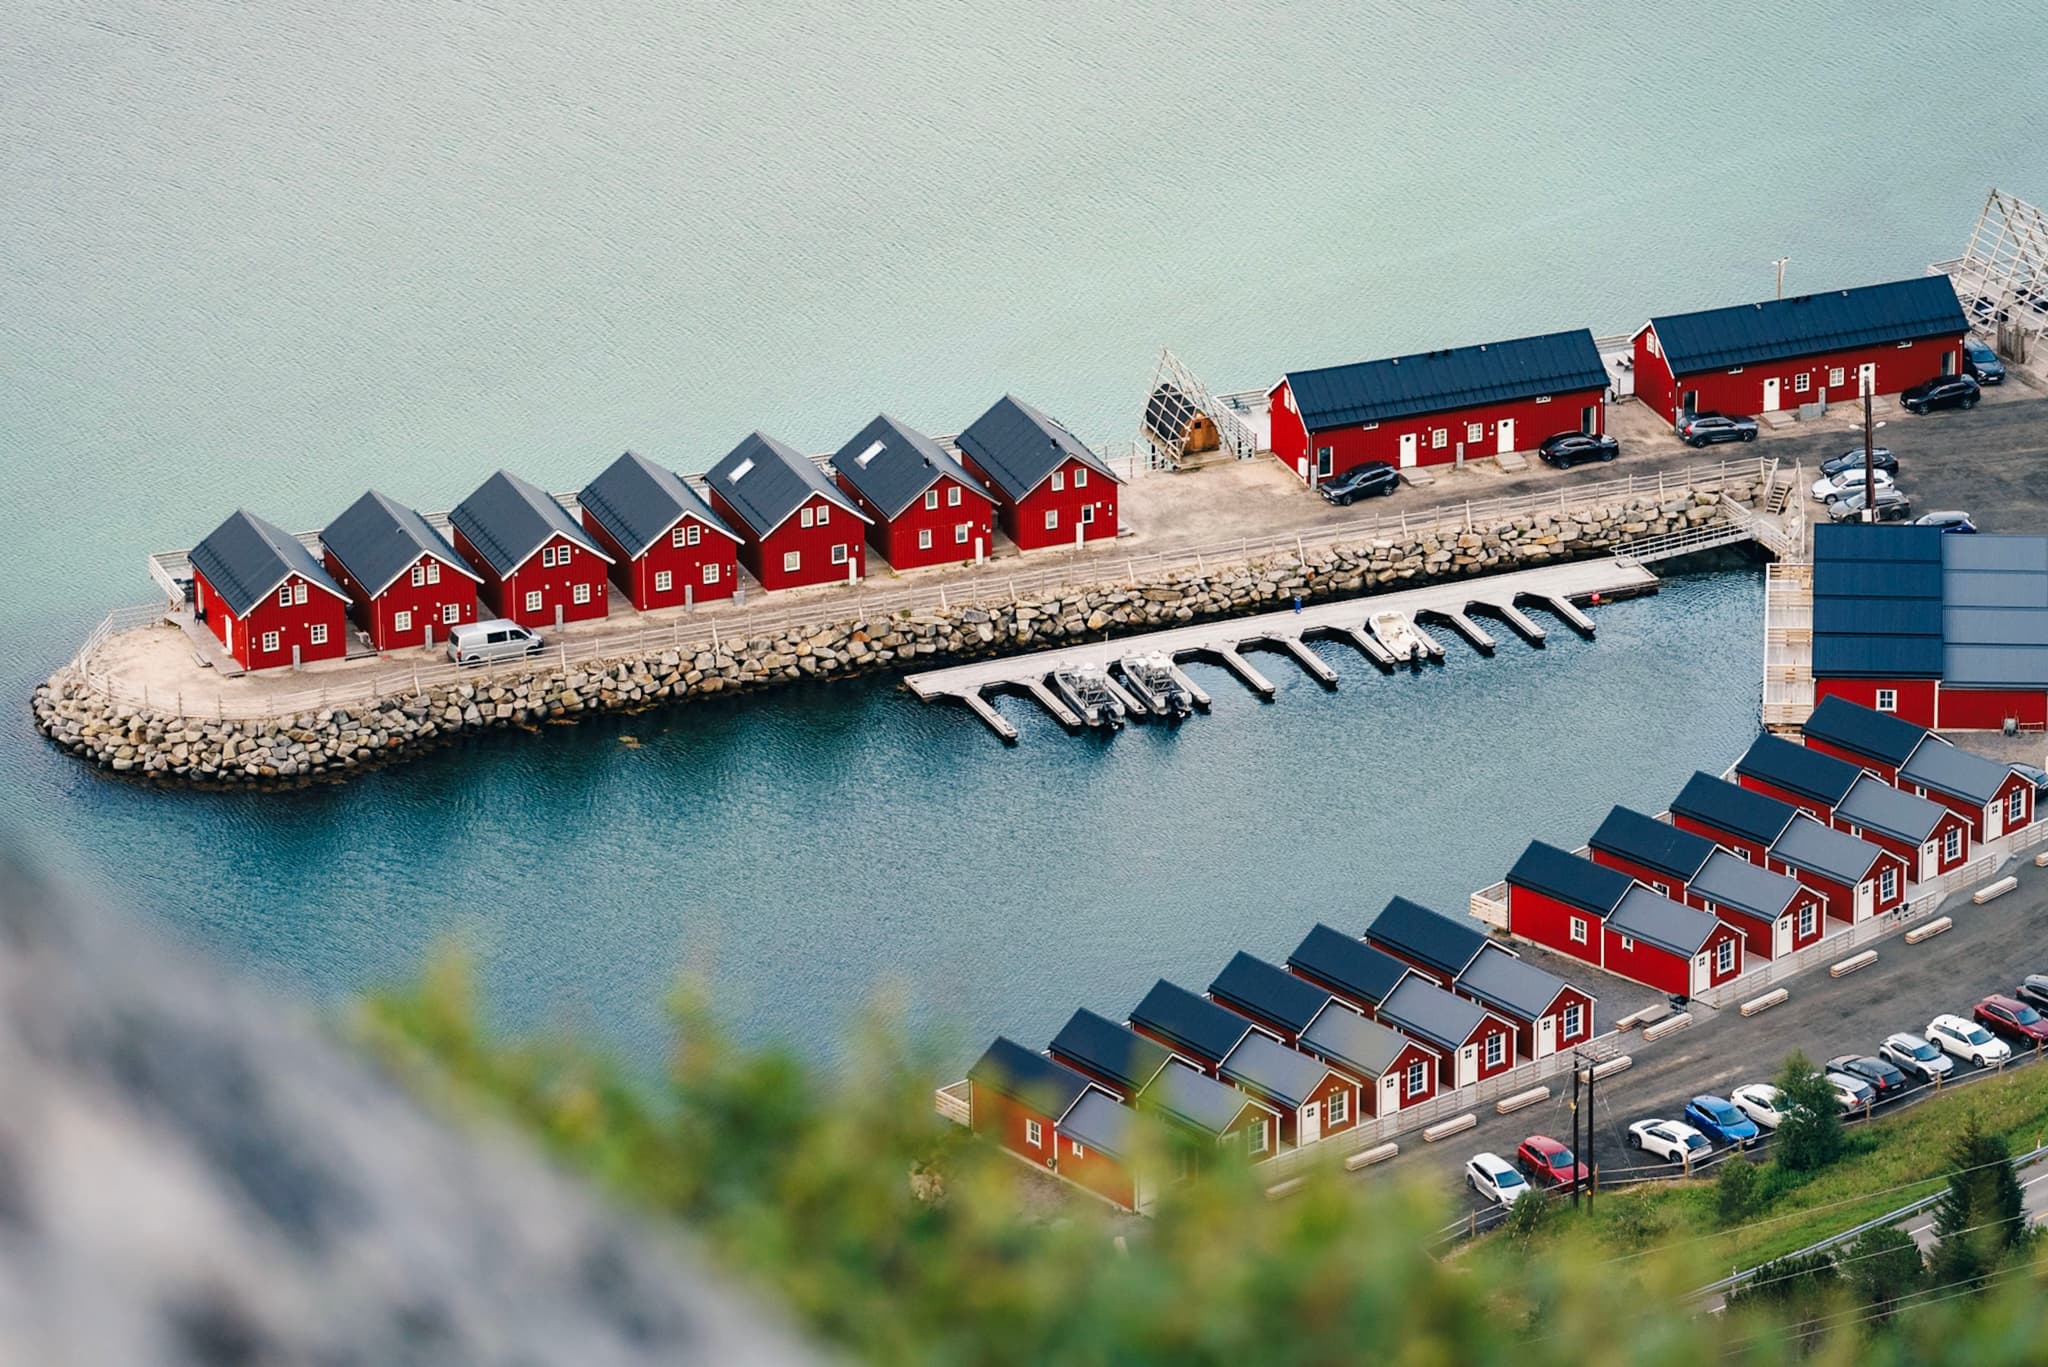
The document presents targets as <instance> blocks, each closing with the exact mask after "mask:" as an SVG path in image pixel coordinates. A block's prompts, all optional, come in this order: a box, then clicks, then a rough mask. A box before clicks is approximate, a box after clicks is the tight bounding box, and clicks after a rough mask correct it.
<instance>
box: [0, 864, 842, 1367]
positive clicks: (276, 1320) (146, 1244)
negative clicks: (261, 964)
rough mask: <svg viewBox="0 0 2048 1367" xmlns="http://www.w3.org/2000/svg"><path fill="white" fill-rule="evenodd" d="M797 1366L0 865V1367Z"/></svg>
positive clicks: (275, 1020)
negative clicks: (198, 1366)
mask: <svg viewBox="0 0 2048 1367" xmlns="http://www.w3.org/2000/svg"><path fill="white" fill-rule="evenodd" d="M804 1360H808V1353H807V1350H805V1349H803V1348H801V1347H799V1346H797V1344H796V1341H795V1339H794V1337H793V1336H791V1335H789V1334H787V1333H785V1332H784V1331H783V1330H781V1329H780V1328H779V1327H778V1326H774V1325H772V1324H769V1323H767V1322H766V1321H764V1319H763V1318H762V1317H761V1316H760V1315H759V1314H758V1312H756V1311H755V1310H754V1309H753V1307H752V1306H750V1305H749V1304H748V1303H747V1302H746V1300H745V1299H744V1298H742V1297H739V1296H735V1295H734V1294H732V1292H731V1291H730V1290H729V1289H727V1288H724V1287H722V1286H721V1285H719V1284H718V1283H717V1282H716V1281H715V1280H714V1279H713V1278H711V1277H710V1276H709V1275H708V1274H707V1273H706V1272H705V1271H704V1270H703V1269H702V1268H700V1267H696V1266H693V1265H692V1264H691V1262H690V1260H689V1258H688V1255H687V1253H686V1252H685V1251H682V1250H679V1249H678V1248H676V1247H675V1246H674V1245H673V1244H671V1243H670V1242H668V1241H666V1240H664V1239H661V1238H659V1237H657V1236H655V1235H653V1234H651V1233H649V1232H647V1231H643V1230H641V1229H639V1228H637V1227H635V1226H634V1225H633V1223H632V1222H631V1221H630V1220H628V1219H626V1218H625V1217H623V1216H620V1215H618V1214H617V1213H615V1212H613V1211H611V1210H609V1209H607V1208H606V1207H605V1206H604V1205H603V1203H602V1202H601V1201H600V1200H598V1199H597V1198H596V1197H594V1196H593V1195H591V1194H589V1193H587V1192H585V1191H583V1190H581V1189H579V1188H578V1187H577V1186H575V1185H574V1184H573V1183H572V1182H570V1181H569V1180H567V1179H566V1178H564V1177H562V1176H560V1175H558V1174H557V1173H555V1172H553V1171H551V1170H549V1169H548V1168H547V1167H546V1166H545V1165H544V1164H543V1163H542V1162H540V1161H539V1160H538V1159H536V1158H535V1157H533V1156H532V1155H531V1154H530V1153H528V1152H527V1151H525V1150H524V1149H523V1148H522V1147H520V1146H519V1145H518V1144H517V1143H516V1142H515V1141H514V1140H512V1139H510V1138H509V1137H506V1136H502V1135H496V1134H483V1135H478V1134H471V1133H463V1132H458V1131H455V1130H452V1129H450V1128H449V1127H448V1126H446V1125H445V1124H442V1123H440V1122H439V1121H438V1120H437V1119H435V1118H433V1117H430V1116H429V1115H427V1114H425V1113H424V1112H423V1111H422V1110H421V1108H420V1107H419V1106H417V1105H416V1104H414V1102H413V1101H412V1100H411V1099H410V1098H409V1097H407V1096H406V1095H405V1094H404V1093H403V1092H401V1091H399V1090H398V1089H396V1088H395V1087H394V1086H393V1085H392V1084H391V1083H389V1082H388V1081H386V1080H384V1079H382V1078H380V1077H379V1076H377V1074H376V1073H375V1072H374V1071H373V1070H371V1069H370V1068H368V1067H366V1066H365V1065H364V1064H363V1063H362V1062H361V1061H359V1060H358V1059H355V1058H353V1057H351V1056H350V1055H349V1054H348V1053H347V1051H346V1050H345V1049H343V1048H341V1047H338V1046H337V1045H336V1044H334V1043H333V1042H332V1041H330V1040H329V1039H327V1038H325V1037H323V1036H322V1034H321V1033H320V1031H319V1030H318V1029H317V1028H315V1026H314V1025H313V1024H312V1023H310V1022H309V1021H308V1020H307V1019H306V1017H305V1015H304V1014H303V1013H302V1012H301V1011H299V1010H296V1009H294V1008H292V1007H290V1006H288V1005H285V1004H282V1003H280V1002H278V1001H277V1000H275V999H273V998H271V997H270V996H268V995H267V994H265V993H264V992H262V991H261V990H259V989H256V988H253V987H251V986H249V985H246V984H244V983H241V982H237V981H234V980H233V979H231V978H230V977H229V976H228V975H226V974H224V973H222V972H221V971H219V970H218V969H215V968H213V967H210V966H208V965H206V964H204V963H202V962H199V961H198V959H197V958H196V956H194V955H192V954H190V953H188V952H186V951H183V950H180V949H174V948H170V947H167V945H166V943H165V941H164V940H163V939H162V938H161V937H160V936H159V935H158V934H156V933H155V932H154V931H153V930H152V929H149V928H146V927H143V926H141V925H139V924H137V923H135V922H133V921H130V920H128V919H125V918H120V917H116V916H112V915H109V914H107V913H105V912H103V911H101V910H99V909H97V908H93V907H82V906H80V905H78V904H77V902H76V900H75V899H72V898H69V897H67V896H65V895H64V894H62V893H60V892H58V891H57V890H55V889H53V888H51V887H49V886H48V885H46V884H44V883H43V882H41V881H40V879H38V878H37V877H36V876H35V875H33V874H31V873H28V872H26V871H24V870H23V869H22V867H21V865H20V863H19V861H17V860H15V859H13V858H10V857H6V856H5V855H0V1363H5V1364H8V1367H12V1364H16V1363H21V1364H36V1367H42V1365H43V1364H51V1365H53V1367H54V1365H56V1364H90V1365H92V1367H98V1365H99V1364H109V1365H110V1367H131V1364H155V1363H169V1364H179V1363H208V1364H269V1363H307V1364H319V1365H320V1367H348V1365H350V1364H363V1367H400V1365H402V1364H413V1363H418V1364H428V1363H432V1364H436V1367H439V1365H440V1364H458V1365H459V1364H469V1363H507V1364H509V1363H519V1364H529V1363H530V1364H542V1363H546V1364H554V1363H564V1364H577V1367H595V1365H596V1364H607V1363H651V1362H662V1363H675V1362H721V1363H723V1362H748V1363H753V1362H794V1361H804Z"/></svg>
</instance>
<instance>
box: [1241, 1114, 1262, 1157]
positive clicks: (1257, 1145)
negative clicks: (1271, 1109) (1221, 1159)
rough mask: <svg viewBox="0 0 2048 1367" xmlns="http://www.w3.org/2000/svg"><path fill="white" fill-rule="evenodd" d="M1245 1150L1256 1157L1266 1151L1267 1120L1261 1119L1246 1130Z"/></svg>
mask: <svg viewBox="0 0 2048 1367" xmlns="http://www.w3.org/2000/svg"><path fill="white" fill-rule="evenodd" d="M1244 1150H1245V1152H1246V1153H1248V1154H1251V1155H1252V1156H1253V1157H1254V1158H1256V1157H1257V1156H1258V1155H1260V1154H1262V1153H1264V1152H1265V1151H1266V1122H1265V1121H1264V1120H1261V1121H1259V1122H1258V1123H1257V1124H1256V1125H1253V1126H1252V1127H1251V1128H1250V1129H1248V1130H1246V1131H1245V1132H1244Z"/></svg>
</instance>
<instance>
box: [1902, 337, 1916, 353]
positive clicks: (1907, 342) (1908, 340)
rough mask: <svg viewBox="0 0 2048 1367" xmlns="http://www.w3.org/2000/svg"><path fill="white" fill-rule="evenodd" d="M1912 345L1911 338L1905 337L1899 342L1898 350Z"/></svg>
mask: <svg viewBox="0 0 2048 1367" xmlns="http://www.w3.org/2000/svg"><path fill="white" fill-rule="evenodd" d="M1912 345H1913V343H1912V340H1911V339H1910V338H1909V339H1907V340H1906V341H1903V342H1901V343H1899V350H1901V351H1904V350H1906V349H1907V348H1908V347H1910V346H1912Z"/></svg>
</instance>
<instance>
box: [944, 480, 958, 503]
mask: <svg viewBox="0 0 2048 1367" xmlns="http://www.w3.org/2000/svg"><path fill="white" fill-rule="evenodd" d="M946 506H947V507H948V508H957V507H959V506H960V486H959V485H957V484H949V485H947V486H946Z"/></svg>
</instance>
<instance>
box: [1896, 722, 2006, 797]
mask: <svg viewBox="0 0 2048 1367" xmlns="http://www.w3.org/2000/svg"><path fill="white" fill-rule="evenodd" d="M1899 777H1900V778H1901V779H1903V780H1905V781H1906V782H1908V783H1914V784H1918V785H1919V786H1920V787H1922V788H1931V789H1933V790H1934V791H1935V792H1937V793H1947V794H1948V795H1949V796H1950V797H1959V798H1962V799H1963V800H1964V801H1965V802H1974V803H1976V804H1977V805H1978V806H1980V807H1981V806H1983V805H1984V804H1985V803H1987V802H1989V801H1991V799H1992V798H1994V797H1996V796H1998V790H1999V789H2000V788H2003V787H2004V786H2005V785H2006V782H2007V781H2008V780H2009V779H2011V778H2012V770H2011V768H2010V767H2008V766H2006V765H2003V764H2000V763H1998V762H1996V761H1995V760H1988V759H1986V758H1984V756H1982V755H1976V754H1972V753H1970V752H1969V751H1968V750H1964V749H1962V748H1960V747H1959V746H1955V745H1952V744H1950V743H1949V742H1947V741H1945V740H1943V739H1942V738H1941V737H1939V736H1930V737H1928V742H1927V744H1925V745H1923V746H1921V747H1920V748H1919V749H1917V750H1915V751H1914V752H1913V758H1911V759H1910V760H1907V761H1906V764H1905V767H1904V768H1902V769H1900V770H1899Z"/></svg>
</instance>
